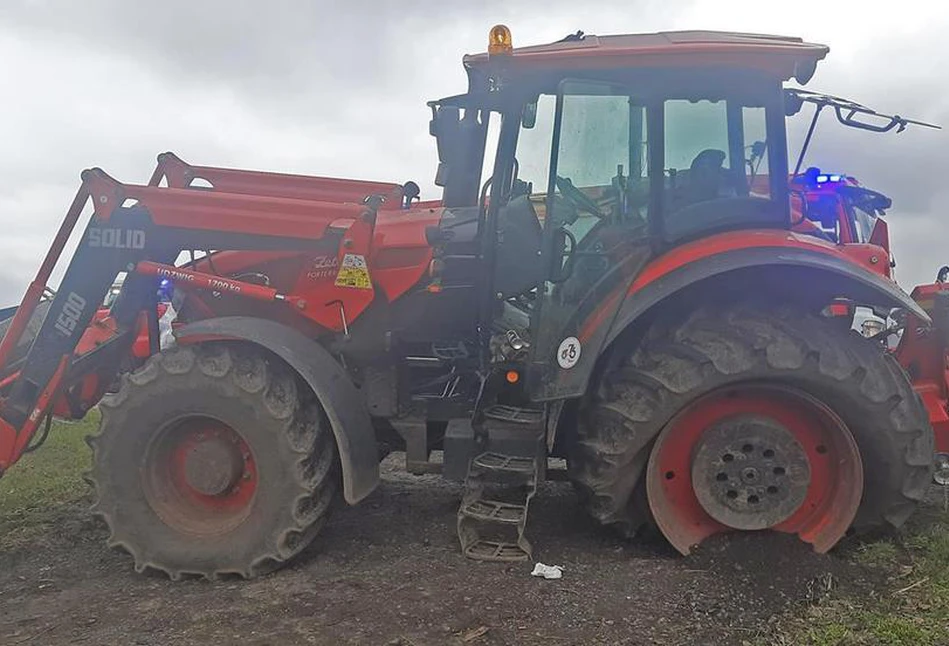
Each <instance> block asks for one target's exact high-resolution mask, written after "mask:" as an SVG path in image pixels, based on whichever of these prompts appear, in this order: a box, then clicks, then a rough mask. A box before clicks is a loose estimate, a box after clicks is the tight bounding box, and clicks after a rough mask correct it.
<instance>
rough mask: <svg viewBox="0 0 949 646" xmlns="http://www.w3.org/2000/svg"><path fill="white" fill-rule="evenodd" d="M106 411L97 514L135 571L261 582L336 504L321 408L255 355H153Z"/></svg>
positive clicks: (98, 451) (224, 351)
mask: <svg viewBox="0 0 949 646" xmlns="http://www.w3.org/2000/svg"><path fill="white" fill-rule="evenodd" d="M101 409H102V422H101V425H100V429H99V433H98V435H96V436H94V437H90V438H88V440H87V441H88V443H89V445H90V446H91V447H92V449H93V469H92V472H91V478H90V480H91V484H92V485H93V486H94V488H95V492H96V495H97V496H96V498H97V499H96V502H95V504H94V506H93V512H94V513H96V514H97V515H99V516H100V517H101V518H103V519H104V520H105V522H106V523H107V524H108V526H109V528H110V530H111V535H110V537H109V540H108V543H109V546H110V547H119V548H123V549H125V550H126V551H127V552H129V553H130V554H131V556H132V558H133V559H134V563H135V570H136V571H138V572H143V571H145V570H157V571H160V572H164V573H165V574H166V575H168V576H169V577H170V578H171V579H173V580H178V579H180V578H181V577H182V576H186V575H188V576H190V575H195V576H199V577H204V578H206V579H217V578H218V577H220V576H224V575H238V576H240V577H243V578H253V577H256V576H259V575H262V574H266V573H268V572H271V571H273V570H276V569H278V568H280V567H282V566H283V565H284V564H286V563H287V562H288V561H289V560H290V559H292V558H293V557H294V556H295V555H296V554H298V553H299V552H300V551H301V550H302V549H303V548H304V547H306V546H307V545H308V544H309V543H310V542H311V541H312V540H313V538H314V537H315V536H316V534H317V533H318V532H319V531H320V529H321V528H322V526H323V524H324V522H325V521H326V519H327V516H328V514H329V513H330V511H331V509H332V507H333V506H334V503H335V501H336V498H337V497H338V494H339V491H340V487H341V485H340V471H339V458H338V454H337V448H336V442H335V440H334V438H333V433H332V430H331V428H330V425H329V421H328V420H327V418H326V416H325V414H324V412H323V409H322V408H321V406H320V405H319V403H318V401H317V399H316V397H315V396H314V395H313V393H312V392H311V391H310V390H309V388H307V387H306V386H305V385H303V384H302V382H300V381H299V379H298V378H297V377H296V376H295V375H294V374H293V373H292V372H291V371H290V370H289V369H288V368H287V367H286V366H285V365H284V364H283V363H281V362H279V361H277V360H273V359H272V358H270V357H269V355H265V354H264V353H262V352H259V351H256V350H255V349H253V348H249V347H241V346H239V345H229V344H215V343H211V344H207V345H203V346H194V347H188V346H184V347H177V348H173V349H170V350H167V351H165V352H162V353H160V354H157V355H155V356H153V357H151V358H150V359H149V360H148V361H147V362H146V364H145V365H144V366H143V367H142V368H140V369H139V370H137V371H136V372H134V373H132V374H129V375H124V376H123V378H122V383H121V387H120V388H119V390H118V392H116V393H114V394H111V395H108V396H106V397H105V398H104V399H103V400H102V403H101Z"/></svg>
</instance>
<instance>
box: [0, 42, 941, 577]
mask: <svg viewBox="0 0 949 646" xmlns="http://www.w3.org/2000/svg"><path fill="white" fill-rule="evenodd" d="M827 52H828V49H827V48H826V47H824V46H822V45H816V44H810V43H806V42H803V41H802V40H800V39H795V38H783V37H772V36H761V35H746V34H732V33H713V32H677V33H660V34H646V35H624V36H601V37H597V36H590V35H584V34H582V33H581V32H578V33H577V34H574V35H571V36H568V37H567V38H565V39H563V40H562V41H558V42H556V43H552V44H549V45H542V46H536V47H526V48H521V49H513V47H512V46H511V36H510V32H509V31H508V30H507V28H505V27H503V26H498V27H495V28H494V29H493V30H492V31H491V34H490V40H489V51H488V52H487V53H484V54H478V55H474V56H468V57H466V58H465V60H464V64H465V69H466V71H467V74H468V81H469V86H468V91H467V92H466V93H464V94H462V95H459V96H452V97H447V98H444V99H441V100H438V101H434V102H432V103H430V104H429V105H430V107H431V110H432V115H433V116H432V121H431V134H432V135H434V137H435V138H436V141H437V147H438V157H439V165H438V171H437V176H436V184H437V185H439V186H440V187H442V188H443V195H442V199H440V200H434V201H420V200H419V188H418V185H417V184H415V183H414V182H406V183H404V184H386V183H374V182H364V181H355V180H345V179H329V178H321V177H303V176H295V175H283V174H274V173H263V172H253V171H243V170H232V169H225V168H215V167H207V166H192V165H189V164H186V163H185V162H183V161H181V160H180V159H178V158H177V157H175V156H174V155H172V154H170V153H166V154H163V155H160V156H159V158H158V167H157V168H156V170H155V172H154V174H153V176H152V178H151V181H150V182H149V183H148V184H147V185H144V186H142V185H132V184H123V183H120V182H118V181H116V180H115V179H113V178H111V177H110V176H108V175H107V174H106V173H104V172H103V171H101V170H99V169H91V170H87V171H85V172H84V173H83V175H82V178H83V182H82V186H81V188H80V190H79V193H78V195H77V196H76V199H75V201H74V202H73V204H72V207H71V208H70V209H69V212H68V214H67V216H66V219H65V222H64V223H63V225H62V228H61V229H60V232H59V235H58V236H57V238H56V240H55V242H54V244H53V246H52V249H51V250H50V251H49V253H48V255H47V257H46V261H45V262H44V263H43V266H42V267H41V269H40V271H39V273H38V274H37V277H36V279H35V280H34V281H33V283H31V285H30V287H29V289H28V290H27V293H26V296H25V297H24V299H23V302H22V304H21V305H20V307H19V308H18V310H17V311H16V314H15V316H13V318H12V319H9V320H8V321H7V322H6V324H5V328H6V334H5V336H4V338H3V342H2V344H0V395H2V403H0V470H5V469H8V468H9V467H10V466H11V465H12V464H13V463H14V462H16V460H17V459H18V458H19V457H20V456H21V455H22V454H23V453H24V452H26V451H29V450H32V449H33V448H36V447H37V446H38V445H39V444H40V443H42V440H43V439H44V438H45V433H46V432H48V429H49V420H50V419H51V417H52V416H53V415H57V416H62V417H73V418H78V417H81V416H83V415H84V414H85V413H86V412H87V411H88V410H89V409H90V408H91V407H93V406H95V405H96V404H100V407H101V410H102V422H101V428H100V431H99V433H98V434H97V435H96V436H95V437H92V438H91V439H90V440H89V442H90V444H91V446H92V448H93V452H94V466H93V470H92V474H91V479H92V481H93V483H94V487H95V499H96V502H95V505H94V511H95V512H96V513H97V514H99V515H100V516H101V517H103V518H104V519H105V521H106V522H107V523H108V525H109V527H110V528H111V536H110V539H109V542H110V544H112V545H117V546H121V547H123V548H125V549H126V550H127V551H128V552H129V553H130V554H131V555H132V557H133V559H134V562H135V567H136V569H137V570H140V571H141V570H143V569H146V568H151V569H156V570H160V571H163V572H165V573H167V574H168V575H169V576H171V577H172V578H179V577H180V576H182V575H185V574H189V575H191V574H193V575H199V576H204V577H209V578H213V577H217V576H219V575H223V574H232V573H233V574H238V575H241V576H245V577H251V576H255V575H258V574H262V573H264V572H267V571H271V570H273V569H275V568H277V567H279V566H281V565H282V564H284V563H286V562H287V561H289V560H290V559H291V558H292V557H293V556H294V555H295V554H297V553H298V552H299V551H300V550H302V549H303V548H304V546H306V545H307V544H308V543H309V542H310V541H311V540H313V538H314V537H315V536H316V535H317V534H318V532H319V531H320V528H321V527H322V526H323V524H324V522H325V520H326V518H327V515H328V514H329V513H330V510H331V509H332V508H333V505H334V502H335V501H336V500H337V499H338V498H342V499H344V500H345V501H346V502H347V503H349V504H356V503H358V502H359V501H360V500H362V499H363V498H365V497H366V496H367V495H368V494H369V493H370V492H372V490H373V489H374V488H375V487H376V485H377V484H378V481H379V466H378V465H379V461H380V459H381V458H382V457H384V456H385V455H386V454H387V453H388V452H390V451H393V450H401V451H405V455H406V458H405V462H406V468H407V469H408V471H410V472H412V473H427V472H441V473H443V474H444V476H445V477H446V478H449V479H455V480H459V481H463V482H464V483H465V493H464V496H463V499H462V501H461V506H460V508H459V511H458V535H459V540H460V543H461V548H462V551H463V552H464V554H465V555H467V556H468V557H471V558H475V559H482V560H501V561H505V560H520V559H526V558H529V557H530V555H531V546H530V543H529V542H528V540H527V538H526V537H525V527H526V523H527V517H528V506H529V502H530V500H531V498H532V496H533V495H534V493H535V491H536V487H537V484H538V482H539V481H540V480H542V479H544V478H554V477H567V478H569V479H570V480H571V481H572V482H573V483H574V485H575V488H576V490H577V492H578V493H579V496H580V498H581V500H582V503H583V505H584V506H585V508H586V509H587V510H588V511H589V513H590V514H591V515H592V516H593V517H594V518H595V519H596V520H598V521H599V522H601V523H603V524H605V525H610V526H613V527H615V528H617V529H619V530H620V531H622V532H623V533H624V534H626V535H633V534H635V533H636V532H638V531H639V530H640V529H642V528H644V527H646V526H654V527H657V528H658V529H659V530H660V531H661V532H662V534H663V535H664V536H665V537H666V538H667V539H668V541H669V542H670V543H671V544H672V545H673V546H674V547H675V548H676V549H677V550H679V551H680V552H682V553H688V552H689V551H690V550H691V549H692V548H693V547H694V546H696V545H698V544H700V543H701V542H702V541H703V540H704V539H706V538H708V537H709V536H712V535H714V534H718V533H721V532H726V531H750V530H761V529H772V530H776V531H780V532H787V533H791V534H796V535H798V536H799V537H800V538H801V539H802V540H804V541H806V542H808V543H810V544H812V545H813V547H814V549H815V550H818V551H826V550H829V549H830V548H831V547H833V546H834V545H835V544H836V543H837V542H838V541H839V540H840V539H841V538H842V537H843V536H844V535H845V534H847V533H848V531H849V530H851V529H854V530H857V531H860V530H864V529H869V528H875V527H880V526H885V525H891V526H899V525H901V524H902V523H903V522H904V521H905V520H906V518H907V517H908V516H909V515H910V514H911V513H912V512H913V510H914V508H915V507H916V505H917V503H918V502H919V501H920V499H922V498H923V497H924V495H925V494H926V492H927V490H928V489H929V487H930V483H931V481H932V478H933V464H934V456H936V455H937V450H938V452H941V453H943V454H945V453H949V425H947V408H946V401H947V381H949V380H947V374H949V372H947V355H946V350H947V345H949V324H947V317H949V290H947V289H944V288H943V286H942V285H941V284H935V285H932V286H927V287H922V288H918V289H917V291H916V292H914V297H916V298H911V297H910V296H909V295H907V294H906V293H905V292H903V291H902V290H901V289H899V288H898V287H897V285H896V284H895V282H894V281H893V280H892V279H891V278H890V263H891V256H890V253H889V248H888V247H889V243H888V240H887V235H886V226H885V223H884V221H883V220H882V219H880V218H879V217H878V216H879V213H878V212H879V211H880V210H881V209H882V208H885V207H886V206H888V202H887V200H886V198H885V197H882V196H880V195H879V194H875V193H872V192H869V191H866V190H864V189H859V187H857V186H856V185H855V184H854V183H852V182H850V181H849V180H847V181H842V180H834V181H833V182H831V183H829V184H828V182H829V181H830V180H826V181H825V180H822V178H823V177H824V176H823V175H821V174H820V173H819V172H816V171H811V172H806V171H805V172H800V171H801V169H800V168H798V169H796V170H795V171H794V172H790V170H789V168H788V149H787V139H786V125H785V124H786V117H787V116H788V115H790V114H794V113H795V112H797V111H798V110H800V108H801V106H802V105H803V104H804V103H806V102H810V103H813V104H815V105H817V106H818V108H819V109H818V112H819V111H820V108H823V107H826V106H828V105H830V106H833V107H834V109H835V110H837V115H838V118H839V119H840V120H841V121H842V122H844V123H847V125H858V124H859V125H858V127H872V126H867V125H866V124H867V123H869V122H862V121H860V118H861V116H862V115H870V116H874V117H877V118H879V117H882V115H877V114H876V113H872V111H869V110H867V109H864V108H862V106H857V104H850V103H848V102H843V101H840V100H837V99H833V98H832V97H820V95H809V94H806V93H803V92H801V91H790V90H787V89H785V88H784V85H783V84H784V82H785V81H788V80H790V79H792V78H794V79H796V80H797V81H798V82H799V83H802V84H803V83H806V82H807V81H808V80H809V79H810V78H811V76H812V75H813V74H814V72H815V69H816V66H817V63H818V61H820V60H821V59H823V58H824V57H825V55H826V54H827ZM887 119H889V124H890V125H889V127H890V128H893V127H899V128H900V129H902V128H903V127H905V126H906V125H907V124H908V123H909V122H908V121H907V120H905V119H902V118H900V117H885V118H884V122H885V121H886V120H887ZM848 121H849V122H850V123H848ZM492 124H498V125H499V127H498V128H496V129H495V128H491V125H492ZM880 128H882V129H885V126H882V127H880ZM495 132H496V133H497V134H496V136H493V135H492V133H495ZM486 159H493V162H492V163H491V164H488V163H486ZM802 159H803V156H802ZM789 177H791V181H790V182H789V181H788V178H789ZM861 191H863V192H861ZM881 200H882V201H881ZM90 203H91V205H92V211H93V212H92V214H91V216H90V218H89V222H88V224H87V225H86V227H85V229H84V230H83V231H82V233H81V236H82V237H81V240H80V243H79V245H78V248H77V251H76V252H75V255H74V256H73V258H72V260H71V262H70V264H69V267H68V269H67V270H66V272H65V275H64V277H63V279H62V282H61V283H60V285H59V287H58V289H57V290H56V293H55V296H52V297H45V298H44V293H45V290H46V283H47V281H48V279H49V276H50V273H51V271H52V269H53V266H54V265H55V263H56V261H57V260H58V258H59V256H60V254H61V253H62V250H63V248H64V245H65V243H66V241H67V239H68V238H69V236H70V235H71V234H72V232H73V230H74V228H75V227H76V225H77V222H78V220H79V219H80V214H81V213H82V211H83V208H84V206H86V205H87V204H90ZM866 214H870V215H872V216H873V217H872V218H870V217H869V216H868V217H867V218H864V217H863V216H864V215H866ZM854 218H856V219H854ZM120 275H121V276H120ZM117 278H124V280H123V281H122V282H121V289H120V290H119V293H118V294H117V295H116V296H115V297H114V299H112V300H111V301H110V303H109V304H108V305H107V306H104V305H102V304H103V303H104V302H105V301H104V300H103V299H104V298H105V297H106V296H107V294H108V293H109V292H110V288H111V286H112V285H113V284H115V282H116V280H117ZM858 310H861V311H863V310H866V311H871V312H874V313H875V314H876V315H877V316H879V317H882V319H881V320H886V321H888V322H889V323H888V325H887V326H885V327H882V328H879V329H876V330H875V331H874V332H873V334H872V335H869V334H868V335H861V334H858V333H855V332H854V331H853V328H854V327H855V326H856V324H855V320H854V313H855V312H857V311H858ZM169 324H170V326H171V328H170V329H172V330H173V332H174V334H173V336H170V335H168V334H164V335H163V334H162V332H161V330H162V328H163V326H165V328H167V327H168V325H169ZM868 336H870V337H871V338H867V337H868ZM169 339H170V340H171V341H170V342H169ZM892 339H898V340H899V343H898V345H895V349H893V348H891V347H890V346H894V343H893V342H892ZM44 423H45V425H46V426H45V430H42V431H41V432H39V433H38V431H40V430H41V429H43V425H44ZM439 453H440V455H439ZM555 457H556V458H565V459H566V463H567V465H568V468H567V470H566V472H560V473H558V472H556V470H555V469H553V468H551V469H550V470H548V466H549V458H555ZM942 459H944V458H942Z"/></svg>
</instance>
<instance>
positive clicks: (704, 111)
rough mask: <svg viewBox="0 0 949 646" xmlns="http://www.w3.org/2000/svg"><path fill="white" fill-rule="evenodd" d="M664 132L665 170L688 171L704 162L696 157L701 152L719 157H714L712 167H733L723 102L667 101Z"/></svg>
mask: <svg viewBox="0 0 949 646" xmlns="http://www.w3.org/2000/svg"><path fill="white" fill-rule="evenodd" d="M665 130H666V147H665V159H666V168H667V169H675V171H676V172H677V173H678V172H682V171H688V170H690V169H691V168H693V167H694V166H695V165H697V164H701V163H702V162H703V161H705V159H704V158H700V157H699V155H700V154H701V153H702V152H703V151H715V152H717V153H721V154H720V155H715V157H714V161H715V163H717V164H718V165H720V166H724V167H725V168H733V167H734V165H733V164H732V163H731V160H730V159H729V155H728V126H727V120H726V116H725V102H724V101H718V102H716V103H712V102H711V101H697V102H695V103H693V102H691V101H666V111H665ZM709 161H712V160H711V159H709Z"/></svg>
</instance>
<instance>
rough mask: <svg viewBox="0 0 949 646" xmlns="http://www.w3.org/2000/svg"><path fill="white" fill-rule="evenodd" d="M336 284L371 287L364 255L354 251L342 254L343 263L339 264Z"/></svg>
mask: <svg viewBox="0 0 949 646" xmlns="http://www.w3.org/2000/svg"><path fill="white" fill-rule="evenodd" d="M336 286H337V287H355V288H356V289H372V281H370V280H369V268H368V267H367V266H366V257H365V256H360V255H359V254H355V253H348V254H346V255H344V256H343V264H342V265H340V267H339V273H337V274H336Z"/></svg>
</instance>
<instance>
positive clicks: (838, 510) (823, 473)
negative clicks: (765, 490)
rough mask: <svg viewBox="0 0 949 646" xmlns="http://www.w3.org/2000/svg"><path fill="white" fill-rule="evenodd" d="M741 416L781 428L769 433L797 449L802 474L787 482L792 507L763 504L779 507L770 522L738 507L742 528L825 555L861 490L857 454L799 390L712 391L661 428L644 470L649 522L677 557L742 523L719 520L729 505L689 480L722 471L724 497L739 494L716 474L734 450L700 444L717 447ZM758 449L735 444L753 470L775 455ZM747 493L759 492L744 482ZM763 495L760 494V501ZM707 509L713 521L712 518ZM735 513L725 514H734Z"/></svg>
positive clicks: (837, 425)
mask: <svg viewBox="0 0 949 646" xmlns="http://www.w3.org/2000/svg"><path fill="white" fill-rule="evenodd" d="M749 418H750V419H753V420H755V421H757V422H761V423H762V424H766V425H767V428H775V429H781V430H775V431H773V432H772V435H774V436H775V437H779V436H781V433H784V434H786V435H787V441H786V442H785V444H784V445H783V446H784V447H785V448H786V450H787V452H788V453H790V454H792V457H793V456H794V455H798V454H795V451H800V454H799V455H798V458H799V459H802V460H806V463H807V467H806V469H807V470H808V471H809V473H808V474H807V476H808V478H807V481H806V482H804V483H803V484H801V481H800V480H798V481H797V482H796V483H795V484H793V485H788V488H789V489H794V491H795V492H797V491H799V492H800V493H799V497H800V502H799V504H798V503H797V501H794V503H795V504H794V507H793V509H788V510H782V509H779V508H776V507H773V508H770V509H769V512H779V511H786V512H787V513H782V514H777V517H776V518H775V520H774V522H763V523H761V522H758V521H761V520H766V518H765V517H763V516H762V513H764V512H757V511H743V512H742V513H747V514H748V515H747V517H746V519H747V520H748V521H749V522H748V523H747V525H754V526H755V529H770V530H774V531H779V532H786V533H791V534H797V535H798V536H799V537H800V538H801V540H803V541H805V542H807V543H810V544H811V545H812V546H813V548H814V550H815V551H817V552H826V551H827V550H829V549H830V548H832V547H833V546H834V545H835V544H836V543H837V542H838V541H839V540H840V539H841V538H842V537H843V536H844V534H845V533H846V531H847V529H848V528H849V527H850V524H851V522H852V521H853V518H854V516H855V515H856V513H857V508H858V507H859V505H860V498H861V495H862V493H863V464H862V462H861V459H860V452H859V449H858V448H857V444H856V441H855V440H854V438H853V435H852V434H851V433H850V430H849V429H848V428H847V426H846V424H844V422H843V420H841V419H840V418H839V417H838V416H837V415H836V414H835V413H834V412H833V411H832V410H831V409H830V408H828V407H827V406H826V405H824V404H823V403H821V402H820V401H818V400H817V399H815V398H813V397H811V396H810V395H808V394H806V393H803V392H801V391H799V390H797V389H794V388H788V387H784V386H757V385H755V386H750V385H749V386H736V387H732V388H727V389H722V390H719V391H715V392H713V393H710V394H709V395H707V396H705V397H702V398H700V399H698V400H697V401H695V402H693V403H692V404H690V405H689V406H688V407H686V408H685V409H683V410H682V411H680V412H679V414H677V415H676V416H675V417H674V418H673V419H672V420H671V421H670V422H669V423H668V424H667V425H666V427H665V428H664V429H663V431H662V432H661V433H660V434H659V437H658V438H657V439H656V443H655V445H654V447H653V449H652V452H651V454H650V458H649V465H648V467H647V472H646V491H647V496H648V499H649V507H650V509H651V510H652V513H653V516H654V518H655V520H656V523H657V525H658V526H659V528H660V530H661V531H662V533H663V534H664V535H665V537H666V539H668V540H669V542H670V543H671V544H672V545H673V546H674V547H675V548H676V549H677V550H678V551H679V552H681V553H682V554H689V553H690V552H691V550H692V549H693V548H694V547H695V546H697V545H699V544H700V543H701V542H702V541H703V540H705V539H706V538H708V537H709V536H712V535H714V534H719V533H723V532H728V531H734V530H736V529H742V528H743V527H742V526H740V525H743V524H742V523H731V524H730V523H728V522H722V518H723V517H726V516H728V514H727V513H725V511H727V508H726V507H725V505H731V504H734V503H732V502H729V501H727V500H725V499H724V498H719V497H718V495H717V494H718V490H716V491H714V492H711V493H710V492H709V491H708V486H707V485H706V484H704V483H705V482H706V481H704V480H701V479H700V480H699V481H698V482H693V480H694V476H693V473H703V474H704V473H709V474H710V473H712V472H713V470H720V471H722V472H720V473H718V474H717V475H718V477H719V478H720V479H722V480H725V481H726V482H724V483H723V489H727V493H728V494H729V495H728V498H739V499H740V498H741V495H740V494H738V493H737V490H738V489H739V488H740V486H741V485H740V484H739V485H738V486H737V487H735V486H730V485H731V483H733V482H734V479H733V478H734V477H735V476H734V472H733V471H729V472H728V473H727V474H726V473H723V472H724V471H726V469H725V467H724V466H723V465H725V464H726V463H725V461H724V459H725V458H727V457H728V456H729V455H732V453H735V454H737V453H738V451H739V449H735V450H734V451H732V450H725V451H722V452H721V453H722V455H721V456H719V455H718V454H716V453H715V452H714V451H708V450H706V447H708V446H709V443H710V442H711V443H712V444H713V445H714V446H716V447H717V446H720V445H717V444H714V443H715V442H719V441H720V439H719V438H720V437H725V436H724V435H723V431H721V429H728V430H729V431H731V430H732V429H734V428H735V426H736V424H739V423H741V421H742V420H746V419H749ZM755 428H758V427H755ZM740 432H742V431H734V432H732V435H731V436H730V437H739V435H738V434H739V433H740ZM761 446H765V444H764V443H754V444H751V443H749V444H747V445H746V446H744V447H743V449H742V450H744V449H749V448H750V449H751V450H750V451H749V456H750V457H749V458H748V459H749V460H756V462H749V464H754V465H755V466H756V467H757V466H759V465H764V464H769V465H770V464H772V463H773V460H775V459H781V455H780V454H779V456H778V458H774V457H772V458H767V457H765V453H764V451H770V452H771V456H774V455H775V453H774V451H775V449H773V448H768V449H764V451H762V450H761V449H760V447H761ZM759 451H760V453H759ZM739 457H743V456H739ZM697 460H698V461H697ZM795 464H798V463H795ZM752 470H753V471H755V473H759V472H761V471H762V469H760V468H756V469H749V471H752ZM772 473H780V471H773V472H772ZM782 475H783V474H782ZM723 476H724V477H723ZM750 476H751V474H750V473H749V477H750ZM774 477H775V478H777V477H778V476H777V475H776V476H774ZM753 484H754V483H753ZM801 487H802V488H801ZM775 489H776V488H775ZM697 490H698V491H699V493H697ZM749 490H750V491H754V492H756V491H759V490H760V489H755V488H754V487H751V488H750V489H749ZM769 491H770V489H769ZM782 493H783V492H782ZM731 494H736V495H735V496H732V495H731ZM765 495H766V494H762V496H761V498H762V500H764V499H765ZM784 495H785V496H786V497H787V496H789V495H790V494H786V493H785V494H784ZM755 497H757V496H755V495H749V496H748V499H747V500H745V501H744V502H745V505H744V507H743V509H744V510H747V509H749V508H750V507H751V506H750V505H749V504H747V503H749V502H752V501H751V498H755ZM700 499H701V500H700ZM710 499H711V500H712V503H710V502H709V501H710ZM719 500H721V503H719V502H718V501H719ZM753 502H755V503H757V502H758V501H757V500H755V501H753ZM774 504H778V503H774ZM713 505H719V506H718V507H716V506H713ZM709 510H711V511H712V512H715V516H717V517H718V518H719V519H718V520H716V517H713V513H710V511H709ZM737 514H738V512H736V514H735V515H733V516H732V517H734V518H738V517H739V515H737ZM756 514H757V516H756ZM753 517H754V518H753ZM747 525H744V526H747Z"/></svg>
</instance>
